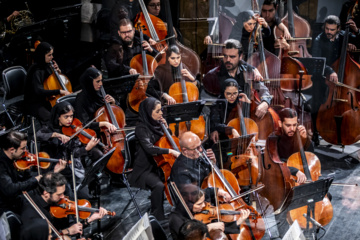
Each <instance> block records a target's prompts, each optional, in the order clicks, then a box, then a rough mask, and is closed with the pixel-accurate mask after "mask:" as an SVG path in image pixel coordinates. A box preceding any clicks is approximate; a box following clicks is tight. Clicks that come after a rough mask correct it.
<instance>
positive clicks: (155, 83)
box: [147, 45, 196, 105]
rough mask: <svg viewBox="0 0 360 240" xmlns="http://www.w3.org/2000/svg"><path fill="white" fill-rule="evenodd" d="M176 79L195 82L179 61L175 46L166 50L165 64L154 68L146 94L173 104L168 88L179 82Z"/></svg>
mask: <svg viewBox="0 0 360 240" xmlns="http://www.w3.org/2000/svg"><path fill="white" fill-rule="evenodd" d="M178 78H185V81H188V82H193V83H195V82H196V79H195V77H194V76H193V75H192V74H191V72H190V70H189V69H188V68H187V67H186V65H185V64H184V63H183V62H182V61H181V54H180V49H179V48H178V47H177V46H176V45H171V46H169V47H168V49H167V50H166V63H165V64H162V65H159V66H158V67H157V68H156V70H155V72H154V78H153V79H152V80H151V81H150V82H149V86H148V88H147V93H149V94H150V95H152V96H153V97H156V98H158V99H159V100H161V99H163V100H164V101H165V102H166V103H167V104H168V105H171V104H175V103H176V101H175V99H174V98H172V97H171V96H169V94H168V93H169V88H170V86H171V85H172V84H173V83H174V82H176V81H179V80H180V79H178Z"/></svg>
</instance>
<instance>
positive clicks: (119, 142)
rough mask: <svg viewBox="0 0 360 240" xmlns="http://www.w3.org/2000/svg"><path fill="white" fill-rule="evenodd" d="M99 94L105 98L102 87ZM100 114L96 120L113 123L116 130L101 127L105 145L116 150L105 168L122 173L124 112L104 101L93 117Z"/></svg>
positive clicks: (123, 162)
mask: <svg viewBox="0 0 360 240" xmlns="http://www.w3.org/2000/svg"><path fill="white" fill-rule="evenodd" d="M100 91H101V95H102V97H103V98H104V99H105V96H106V93H105V90H104V87H103V86H101V88H100ZM102 113H104V114H102ZM99 115H101V116H100V117H99V118H97V119H96V121H97V122H103V121H104V122H109V123H111V124H113V125H114V126H115V127H116V129H117V130H118V131H116V132H115V133H110V132H109V131H108V130H107V129H102V132H103V133H104V136H105V137H104V138H105V141H104V142H106V143H107V144H106V145H107V146H110V147H116V150H115V151H114V153H113V154H112V156H111V158H110V159H109V161H108V162H107V164H106V167H107V169H109V170H110V171H111V172H113V173H116V174H121V173H123V170H124V164H125V161H124V156H123V155H122V153H121V151H122V150H123V149H124V141H125V136H126V135H125V132H124V131H123V130H122V129H123V128H124V127H125V125H126V122H125V113H124V111H123V110H122V109H121V108H120V107H119V106H116V105H110V103H108V102H106V101H105V106H103V107H101V108H99V109H98V110H97V111H96V113H95V117H96V116H99Z"/></svg>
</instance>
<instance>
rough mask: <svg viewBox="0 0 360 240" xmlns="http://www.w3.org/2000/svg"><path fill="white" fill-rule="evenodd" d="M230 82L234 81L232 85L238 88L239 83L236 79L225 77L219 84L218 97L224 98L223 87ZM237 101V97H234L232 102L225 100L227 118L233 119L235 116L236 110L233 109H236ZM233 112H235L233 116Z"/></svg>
mask: <svg viewBox="0 0 360 240" xmlns="http://www.w3.org/2000/svg"><path fill="white" fill-rule="evenodd" d="M230 83H234V84H235V86H234V87H236V86H238V88H239V84H238V83H237V81H236V80H235V79H233V78H228V79H226V80H225V81H224V82H223V84H222V86H221V96H220V97H221V98H222V99H225V94H224V92H225V89H226V88H227V87H229V84H230ZM238 102H239V98H236V100H235V102H233V103H230V102H227V109H226V118H227V119H233V118H234V117H237V111H233V110H234V109H236V106H237V103H238ZM234 114H235V116H234Z"/></svg>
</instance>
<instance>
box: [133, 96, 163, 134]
mask: <svg viewBox="0 0 360 240" xmlns="http://www.w3.org/2000/svg"><path fill="white" fill-rule="evenodd" d="M157 103H159V104H160V101H159V100H157V99H156V98H153V97H148V98H146V99H145V100H144V101H142V102H141V103H140V107H139V121H140V122H139V124H143V125H145V126H146V127H147V128H149V129H150V130H151V131H152V132H153V133H154V134H157V135H163V134H164V133H163V131H162V129H161V126H160V123H159V122H158V121H156V120H154V119H153V118H152V111H153V110H154V109H155V106H156V104H157Z"/></svg>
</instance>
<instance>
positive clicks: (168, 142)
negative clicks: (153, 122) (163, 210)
mask: <svg viewBox="0 0 360 240" xmlns="http://www.w3.org/2000/svg"><path fill="white" fill-rule="evenodd" d="M160 126H161V128H162V130H163V132H164V135H165V136H163V137H161V138H160V139H159V141H157V142H156V143H155V146H157V147H160V148H168V149H174V150H176V151H178V152H180V143H179V139H178V138H177V137H175V136H171V135H170V133H169V132H168V130H167V129H166V127H165V125H164V123H162V122H160ZM154 160H155V162H156V164H157V166H158V167H160V168H161V169H162V171H163V173H164V179H165V182H164V186H165V190H164V191H165V195H166V198H167V200H168V201H169V203H170V204H171V205H173V203H172V200H171V197H170V192H169V188H168V186H167V179H168V178H169V177H170V173H171V168H172V166H173V165H174V162H175V160H176V158H175V157H174V156H173V155H171V154H163V155H159V156H154Z"/></svg>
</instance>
